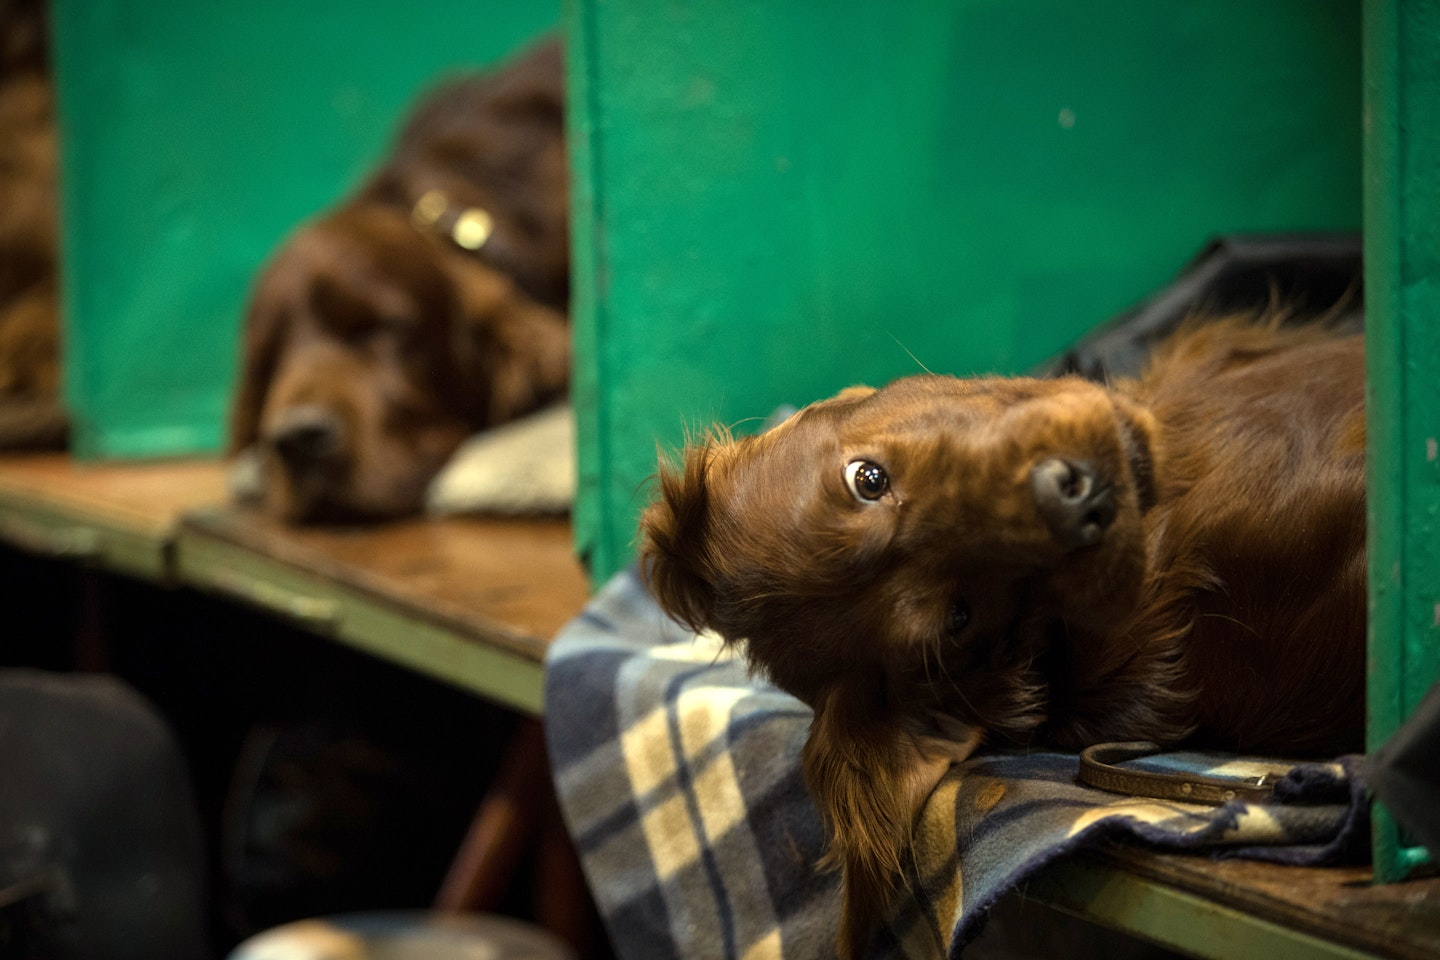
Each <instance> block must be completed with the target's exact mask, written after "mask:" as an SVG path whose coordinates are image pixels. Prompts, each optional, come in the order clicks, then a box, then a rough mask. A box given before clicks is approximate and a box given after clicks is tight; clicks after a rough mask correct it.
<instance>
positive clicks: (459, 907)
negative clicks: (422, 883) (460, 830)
mask: <svg viewBox="0 0 1440 960" xmlns="http://www.w3.org/2000/svg"><path fill="white" fill-rule="evenodd" d="M549 783H550V765H549V762H548V761H547V759H546V756H545V734H544V729H543V728H542V727H541V725H540V722H539V721H538V720H531V719H525V720H522V721H521V722H520V725H519V726H518V727H517V728H516V730H515V734H514V736H513V737H512V738H511V741H510V746H509V748H508V749H507V750H506V752H505V757H504V759H503V760H502V761H501V763H500V769H499V771H498V772H497V773H496V775H495V783H494V785H493V786H492V787H491V788H490V790H489V792H487V793H486V794H485V797H484V799H482V800H481V801H480V807H479V809H478V810H476V811H475V818H474V819H473V820H472V821H471V822H470V829H469V831H467V832H466V834H465V839H464V840H463V841H462V842H461V844H460V849H459V851H458V852H457V853H456V854H455V859H454V860H453V861H452V862H451V864H450V870H449V872H448V873H447V874H446V875H445V880H444V882H443V883H442V884H441V885H440V892H439V894H437V895H436V898H435V909H436V910H440V911H443V912H447V913H459V912H462V911H475V912H483V911H487V910H493V909H495V907H496V906H497V905H498V904H499V903H500V900H501V898H502V897H503V896H504V895H505V891H506V890H507V889H508V888H509V886H510V884H511V883H512V881H513V880H514V877H515V870H516V867H517V866H518V865H519V863H520V860H521V858H522V857H523V856H524V854H525V851H526V849H527V848H528V847H529V846H530V844H531V842H532V840H533V839H534V837H535V832H536V830H537V829H538V822H539V820H538V818H539V813H540V809H539V808H540V801H541V799H542V797H543V795H544V793H545V791H546V790H548V788H549Z"/></svg>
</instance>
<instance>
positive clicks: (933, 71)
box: [567, 0, 1361, 578]
mask: <svg viewBox="0 0 1440 960" xmlns="http://www.w3.org/2000/svg"><path fill="white" fill-rule="evenodd" d="M567 16H568V28H569V30H570V38H571V39H570V56H571V62H570V70H571V76H570V82H571V98H572V104H571V118H572V119H571V123H572V132H573V134H574V136H573V137H572V144H573V146H572V160H573V162H574V164H575V173H574V176H575V179H576V193H575V200H576V206H577V211H576V218H577V219H576V229H575V244H576V257H577V278H576V279H577V285H576V290H577V293H576V302H575V304H574V311H575V317H576V324H577V333H576V335H577V339H578V344H579V350H578V366H577V371H576V376H577V388H576V395H577V399H578V401H579V404H578V410H579V424H578V425H579V435H580V444H581V448H580V457H581V471H582V473H581V478H580V483H581V498H580V503H579V506H578V510H577V516H576V521H577V537H578V545H579V547H580V549H581V551H582V552H583V553H584V554H585V555H586V556H587V557H588V559H589V561H590V564H591V569H592V573H593V574H594V576H595V577H596V578H604V577H606V576H608V575H609V574H610V573H611V572H613V571H614V570H615V569H617V568H618V567H619V566H621V565H623V564H624V563H625V562H626V561H627V560H628V558H629V557H630V556H631V553H632V546H633V540H634V535H635V518H636V515H637V514H638V512H639V510H640V508H641V507H642V506H643V504H644V502H645V501H646V498H647V496H648V492H647V490H646V488H645V480H646V478H647V477H648V476H649V475H650V474H651V473H652V472H653V471H654V469H655V454H656V445H657V443H658V444H660V445H662V446H666V447H670V446H674V445H675V444H676V443H678V442H679V440H680V439H681V437H682V436H683V433H684V431H685V429H686V427H687V425H688V426H690V427H692V428H693V427H699V426H704V425H705V424H708V423H709V422H711V421H712V420H717V419H718V420H721V421H726V422H736V421H742V420H746V419H747V418H760V417H763V416H764V415H765V414H766V413H768V412H769V411H770V410H771V409H772V408H773V407H774V406H775V405H777V404H779V403H782V402H793V403H804V402H807V401H810V400H813V399H815V398H817V397H820V396H823V395H826V394H828V393H831V392H833V391H834V390H836V389H837V388H839V387H841V386H843V385H846V384H849V383H852V382H859V381H868V382H875V383H878V382H882V381H885V380H888V379H890V378H892V377H895V376H897V375H901V374H905V373H910V372H914V371H915V370H917V369H918V367H919V365H920V364H923V365H924V366H926V367H928V368H930V369H932V370H935V371H944V372H953V373H957V374H969V373H975V372H980V371H1017V370H1021V369H1024V368H1026V367H1028V366H1029V365H1031V364H1033V363H1035V362H1037V361H1039V360H1041V359H1043V358H1044V357H1046V356H1047V355H1049V354H1051V353H1052V352H1054V351H1055V350H1057V349H1058V348H1059V347H1061V346H1062V345H1063V344H1065V343H1066V342H1067V341H1068V340H1070V339H1072V338H1073V337H1074V336H1075V335H1076V334H1078V333H1079V332H1081V331H1083V330H1085V329H1087V328H1089V327H1090V326H1092V325H1094V324H1095V323H1097V322H1099V321H1101V320H1103V319H1105V318H1106V317H1107V316H1109V315H1111V314H1113V313H1115V312H1116V311H1118V310H1120V309H1121V308H1123V307H1125V306H1127V305H1129V304H1130V303H1132V302H1133V301H1134V300H1136V299H1138V298H1139V297H1140V296H1142V295H1143V294H1145V293H1146V292H1148V291H1149V290H1151V289H1152V288H1154V287H1155V286H1157V285H1159V284H1161V283H1163V282H1164V281H1165V280H1167V279H1168V278H1169V277H1170V276H1172V275H1173V273H1174V272H1175V271H1176V270H1177V269H1178V268H1179V267H1180V266H1181V265H1182V264H1183V263H1184V262H1185V260H1187V259H1188V258H1189V256H1190V255H1191V254H1193V253H1194V252H1196V251H1197V250H1198V248H1199V247H1200V246H1201V244H1202V243H1203V242H1204V241H1205V240H1206V239H1207V238H1208V237H1209V236H1211V235H1212V234H1214V233H1217V232H1220V231H1238V230H1277V229H1319V230H1333V229H1357V228H1358V227H1359V225H1360V205H1361V200H1360V59H1359V58H1360V45H1359V6H1358V3H1357V2H1356V0H1272V2H1266V3H1255V2H1253V0H1211V2H1207V3H1204V4H1160V3H1145V2H1140V0H1095V2H1090V3H1062V2H1040V0H949V2H943V3H941V2H913V3H889V4H883V3H873V2H866V0H840V2H827V3H818V2H780V0H772V2H766V0H733V2H728V3H723V4H722V3H707V2H702V0H627V2H625V3H606V2H601V0H569V5H568V6H567Z"/></svg>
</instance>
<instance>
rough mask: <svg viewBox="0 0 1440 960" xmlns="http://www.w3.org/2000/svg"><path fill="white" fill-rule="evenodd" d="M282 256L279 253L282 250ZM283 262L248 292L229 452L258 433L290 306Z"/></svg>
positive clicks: (246, 444)
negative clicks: (248, 297)
mask: <svg viewBox="0 0 1440 960" xmlns="http://www.w3.org/2000/svg"><path fill="white" fill-rule="evenodd" d="M282 256H283V254H282ZM282 272H283V266H282V264H281V263H280V262H278V261H277V262H274V263H272V264H270V265H269V266H268V267H267V268H266V269H265V270H264V272H262V273H261V274H260V277H259V279H258V280H257V282H256V283H255V286H254V289H253V291H252V292H251V295H250V304H249V306H248V307H247V308H246V312H245V321H244V325H243V327H242V332H241V343H240V370H239V383H238V384H237V386H236V388H235V395H234V400H233V402H232V403H231V407H230V431H229V433H230V445H229V452H230V454H231V455H234V454H237V453H239V452H240V451H242V450H244V449H246V448H247V447H250V446H252V445H253V444H254V443H255V441H256V440H258V439H259V437H260V418H261V417H262V416H263V415H264V412H265V395H266V394H267V393H269V392H270V383H271V381H272V380H273V379H274V378H275V367H276V365H277V364H278V363H279V360H280V349H281V346H282V343H283V340H284V334H285V329H286V327H287V326H288V324H289V310H290V307H289V305H288V304H287V302H286V297H285V294H284V291H283V290H282V286H283V277H282V276H281V274H282Z"/></svg>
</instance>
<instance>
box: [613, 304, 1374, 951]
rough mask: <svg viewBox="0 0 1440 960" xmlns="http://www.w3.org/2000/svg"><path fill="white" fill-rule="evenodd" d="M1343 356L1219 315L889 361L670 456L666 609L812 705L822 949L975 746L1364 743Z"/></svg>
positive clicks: (660, 512)
mask: <svg viewBox="0 0 1440 960" xmlns="http://www.w3.org/2000/svg"><path fill="white" fill-rule="evenodd" d="M1363 350H1364V347H1363V342H1362V340H1361V338H1360V337H1357V336H1350V337H1343V336H1339V335H1335V334H1332V333H1329V332H1326V331H1324V330H1319V329H1315V328H1299V329H1285V328H1282V327H1280V326H1279V324H1278V323H1260V324H1250V323H1245V322H1241V321H1222V322H1217V323H1214V324H1210V325H1204V326H1197V327H1193V328H1189V329H1187V330H1185V331H1184V332H1182V333H1181V334H1180V335H1178V336H1177V337H1176V338H1174V339H1173V340H1172V341H1171V342H1170V343H1169V344H1168V345H1166V346H1165V347H1163V348H1162V350H1161V351H1160V352H1159V354H1158V355H1157V356H1156V357H1155V358H1154V360H1153V362H1152V365H1151V367H1150V369H1149V371H1148V372H1147V374H1146V375H1145V376H1144V377H1143V378H1142V379H1141V380H1140V381H1139V382H1126V383H1118V384H1115V385H1113V386H1109V387H1102V386H1100V385H1097V384H1094V383H1091V382H1088V381H1085V380H1081V379H1078V378H1074V377H1063V378H1059V379H1053V380H1034V379H1006V378H986V379H976V380H960V379H954V378H950V377H940V376H917V377H910V378H907V379H902V380H899V381H896V382H895V383H892V384H891V385H889V386H888V387H885V388H884V389H882V390H878V391H874V390H869V389H866V388H855V389H851V390H847V391H845V392H843V393H841V394H840V395H839V396H837V397H835V398H833V399H830V400H826V401H822V402H820V403H816V404H814V405H812V406H809V407H807V408H805V409H803V410H801V411H800V412H799V413H798V414H796V415H795V416H793V417H791V418H790V419H789V420H787V421H785V422H784V423H782V424H781V425H780V426H778V427H776V428H774V429H772V430H770V431H768V432H765V433H763V434H760V435H757V436H753V437H748V438H744V439H730V438H729V437H727V436H724V435H718V436H716V437H714V438H712V439H711V440H709V441H707V442H704V443H699V444H693V445H691V446H690V447H688V448H687V449H686V451H685V454H684V464H683V466H682V467H681V468H679V469H676V468H673V467H669V466H663V465H662V470H661V474H660V480H661V492H662V496H661V498H660V499H659V501H658V502H656V503H654V504H653V505H652V506H651V507H650V508H649V509H648V510H647V512H646V513H645V515H644V518H643V521H642V527H643V532H644V537H645V540H644V546H643V559H644V562H645V564H646V567H647V571H648V576H649V578H650V582H651V584H652V587H653V589H654V590H655V592H656V595H657V596H658V598H659V600H660V602H661V604H662V605H663V606H664V607H665V608H666V609H667V610H668V611H669V612H670V613H671V614H672V615H674V616H676V617H677V618H679V619H680V620H682V621H684V622H685V623H687V624H689V625H691V626H692V627H695V628H697V629H700V628H711V629H713V630H715V631H717V632H718V633H720V634H721V635H723V636H724V637H726V638H727V639H728V640H731V641H736V642H738V641H742V640H743V641H745V643H746V652H747V655H748V657H749V659H750V661H751V662H752V664H753V665H754V666H755V667H757V668H758V669H759V670H760V671H761V672H762V673H763V674H765V675H766V676H768V677H769V678H771V679H772V680H773V681H774V682H775V683H777V684H778V685H779V686H781V687H783V688H785V689H786V690H788V691H790V692H792V693H794V694H795V695H796V696H798V697H800V698H801V699H803V700H804V701H806V702H807V703H808V704H810V706H812V707H813V708H814V710H815V719H814V722H813V725H812V727H811V730H810V735H809V738H808V740H807V742H806V744H805V747H804V752H803V767H804V773H805V777H806V782H807V784H808V786H809V789H810V792H811V794H812V796H813V797H814V799H815V801H816V803H817V806H818V807H819V809H820V812H821V815H822V816H823V818H824V820H825V821H826V823H827V826H828V828H829V830H830V833H831V838H832V843H831V852H830V857H831V858H832V859H833V860H834V861H836V862H838V863H839V865H840V866H841V867H842V870H843V875H844V883H845V910H844V921H843V923H842V932H841V954H842V956H854V955H856V954H858V953H859V952H860V950H861V949H862V948H863V947H864V945H865V943H866V942H867V937H868V934H869V931H870V928H871V925H872V923H873V921H874V919H875V918H876V917H877V916H878V915H879V913H880V911H881V910H882V909H883V908H884V906H885V904H886V902H887V900H888V897H889V892H890V890H891V889H892V886H893V884H894V882H895V881H896V879H897V878H898V876H899V872H900V857H901V854H902V852H903V849H904V846H905V845H906V843H907V842H908V838H909V835H910V830H911V826H912V821H913V817H914V815H915V813H916V811H917V810H918V808H919V806H920V804H921V803H922V802H923V800H924V798H925V796H926V795H927V794H928V792H929V791H930V789H931V788H932V787H933V786H934V784H935V783H936V781H937V780H938V778H939V777H940V776H941V775H942V774H943V773H944V771H945V769H946V768H947V766H948V764H949V763H950V762H951V761H952V760H955V759H959V758H962V757H963V756H965V755H967V754H968V753H969V752H970V751H971V750H972V749H973V748H974V746H975V745H976V743H977V742H978V741H979V740H980V738H981V737H983V738H985V739H986V740H988V741H990V742H993V743H996V744H998V745H1005V744H1016V745H1024V744H1030V743H1049V744H1053V745H1056V746H1059V747H1063V748H1066V749H1071V750H1078V749H1081V748H1083V747H1085V746H1087V745H1090V744H1092V743H1096V742H1104V741H1114V740H1156V741H1160V742H1162V743H1175V742H1178V741H1181V740H1192V741H1199V742H1204V743H1207V744H1211V745H1215V746H1220V747H1224V748H1229V749H1234V750H1240V751H1246V752H1257V751H1264V752H1284V753H1294V754H1334V753H1336V752H1339V751H1343V750H1350V749H1355V748H1357V747H1359V746H1360V743H1361V735H1362V729H1363V716H1364V678H1365V661H1364V644H1365V584H1366V568H1365V420H1364V378H1365V374H1364V359H1363V356H1364V355H1363Z"/></svg>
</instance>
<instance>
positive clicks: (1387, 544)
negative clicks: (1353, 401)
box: [1365, 0, 1440, 880]
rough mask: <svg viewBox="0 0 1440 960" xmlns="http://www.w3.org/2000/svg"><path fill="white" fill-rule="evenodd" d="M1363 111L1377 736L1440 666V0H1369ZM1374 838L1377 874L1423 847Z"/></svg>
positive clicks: (1408, 860) (1382, 829)
mask: <svg viewBox="0 0 1440 960" xmlns="http://www.w3.org/2000/svg"><path fill="white" fill-rule="evenodd" d="M1365 116H1366V121H1367V122H1366V138H1365V307H1366V314H1367V316H1366V336H1367V340H1366V356H1367V362H1368V367H1369V370H1368V376H1369V403H1370V408H1369V431H1368V441H1369V448H1368V449H1369V479H1370V489H1369V514H1370V516H1369V534H1370V596H1371V599H1370V732H1369V739H1370V747H1371V749H1374V748H1375V747H1378V746H1380V745H1381V744H1382V743H1384V742H1385V740H1386V739H1387V738H1388V737H1389V736H1390V734H1391V733H1393V732H1394V730H1395V728H1396V727H1397V726H1399V724H1400V723H1401V722H1402V721H1403V720H1404V719H1405V717H1407V716H1408V715H1409V714H1410V713H1411V712H1412V711H1413V710H1414V709H1415V707H1416V705H1417V704H1418V703H1419V701H1420V698H1421V697H1423V696H1424V694H1425V692H1426V691H1427V690H1428V689H1429V687H1430V685H1431V684H1432V683H1434V682H1435V681H1436V678H1437V677H1440V454H1437V445H1436V440H1437V437H1440V0H1366V4H1365ZM1436 802H1437V803H1440V800H1437V801H1436ZM1374 838H1375V844H1374V845H1375V871H1376V875H1377V876H1378V877H1379V878H1381V879H1383V880H1396V879H1399V878H1401V877H1403V876H1404V875H1405V874H1407V873H1408V872H1409V871H1410V870H1411V869H1412V868H1414V867H1415V866H1416V865H1417V864H1418V863H1420V862H1422V861H1424V859H1425V851H1424V849H1423V848H1421V847H1418V846H1415V845H1414V843H1413V841H1408V840H1407V839H1406V838H1405V837H1403V836H1402V835H1401V833H1400V831H1399V830H1398V829H1397V828H1396V825H1395V823H1394V821H1393V820H1391V818H1390V817H1389V816H1388V815H1387V813H1386V812H1385V811H1384V809H1383V808H1380V807H1378V806H1377V808H1376V811H1375V833H1374Z"/></svg>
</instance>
